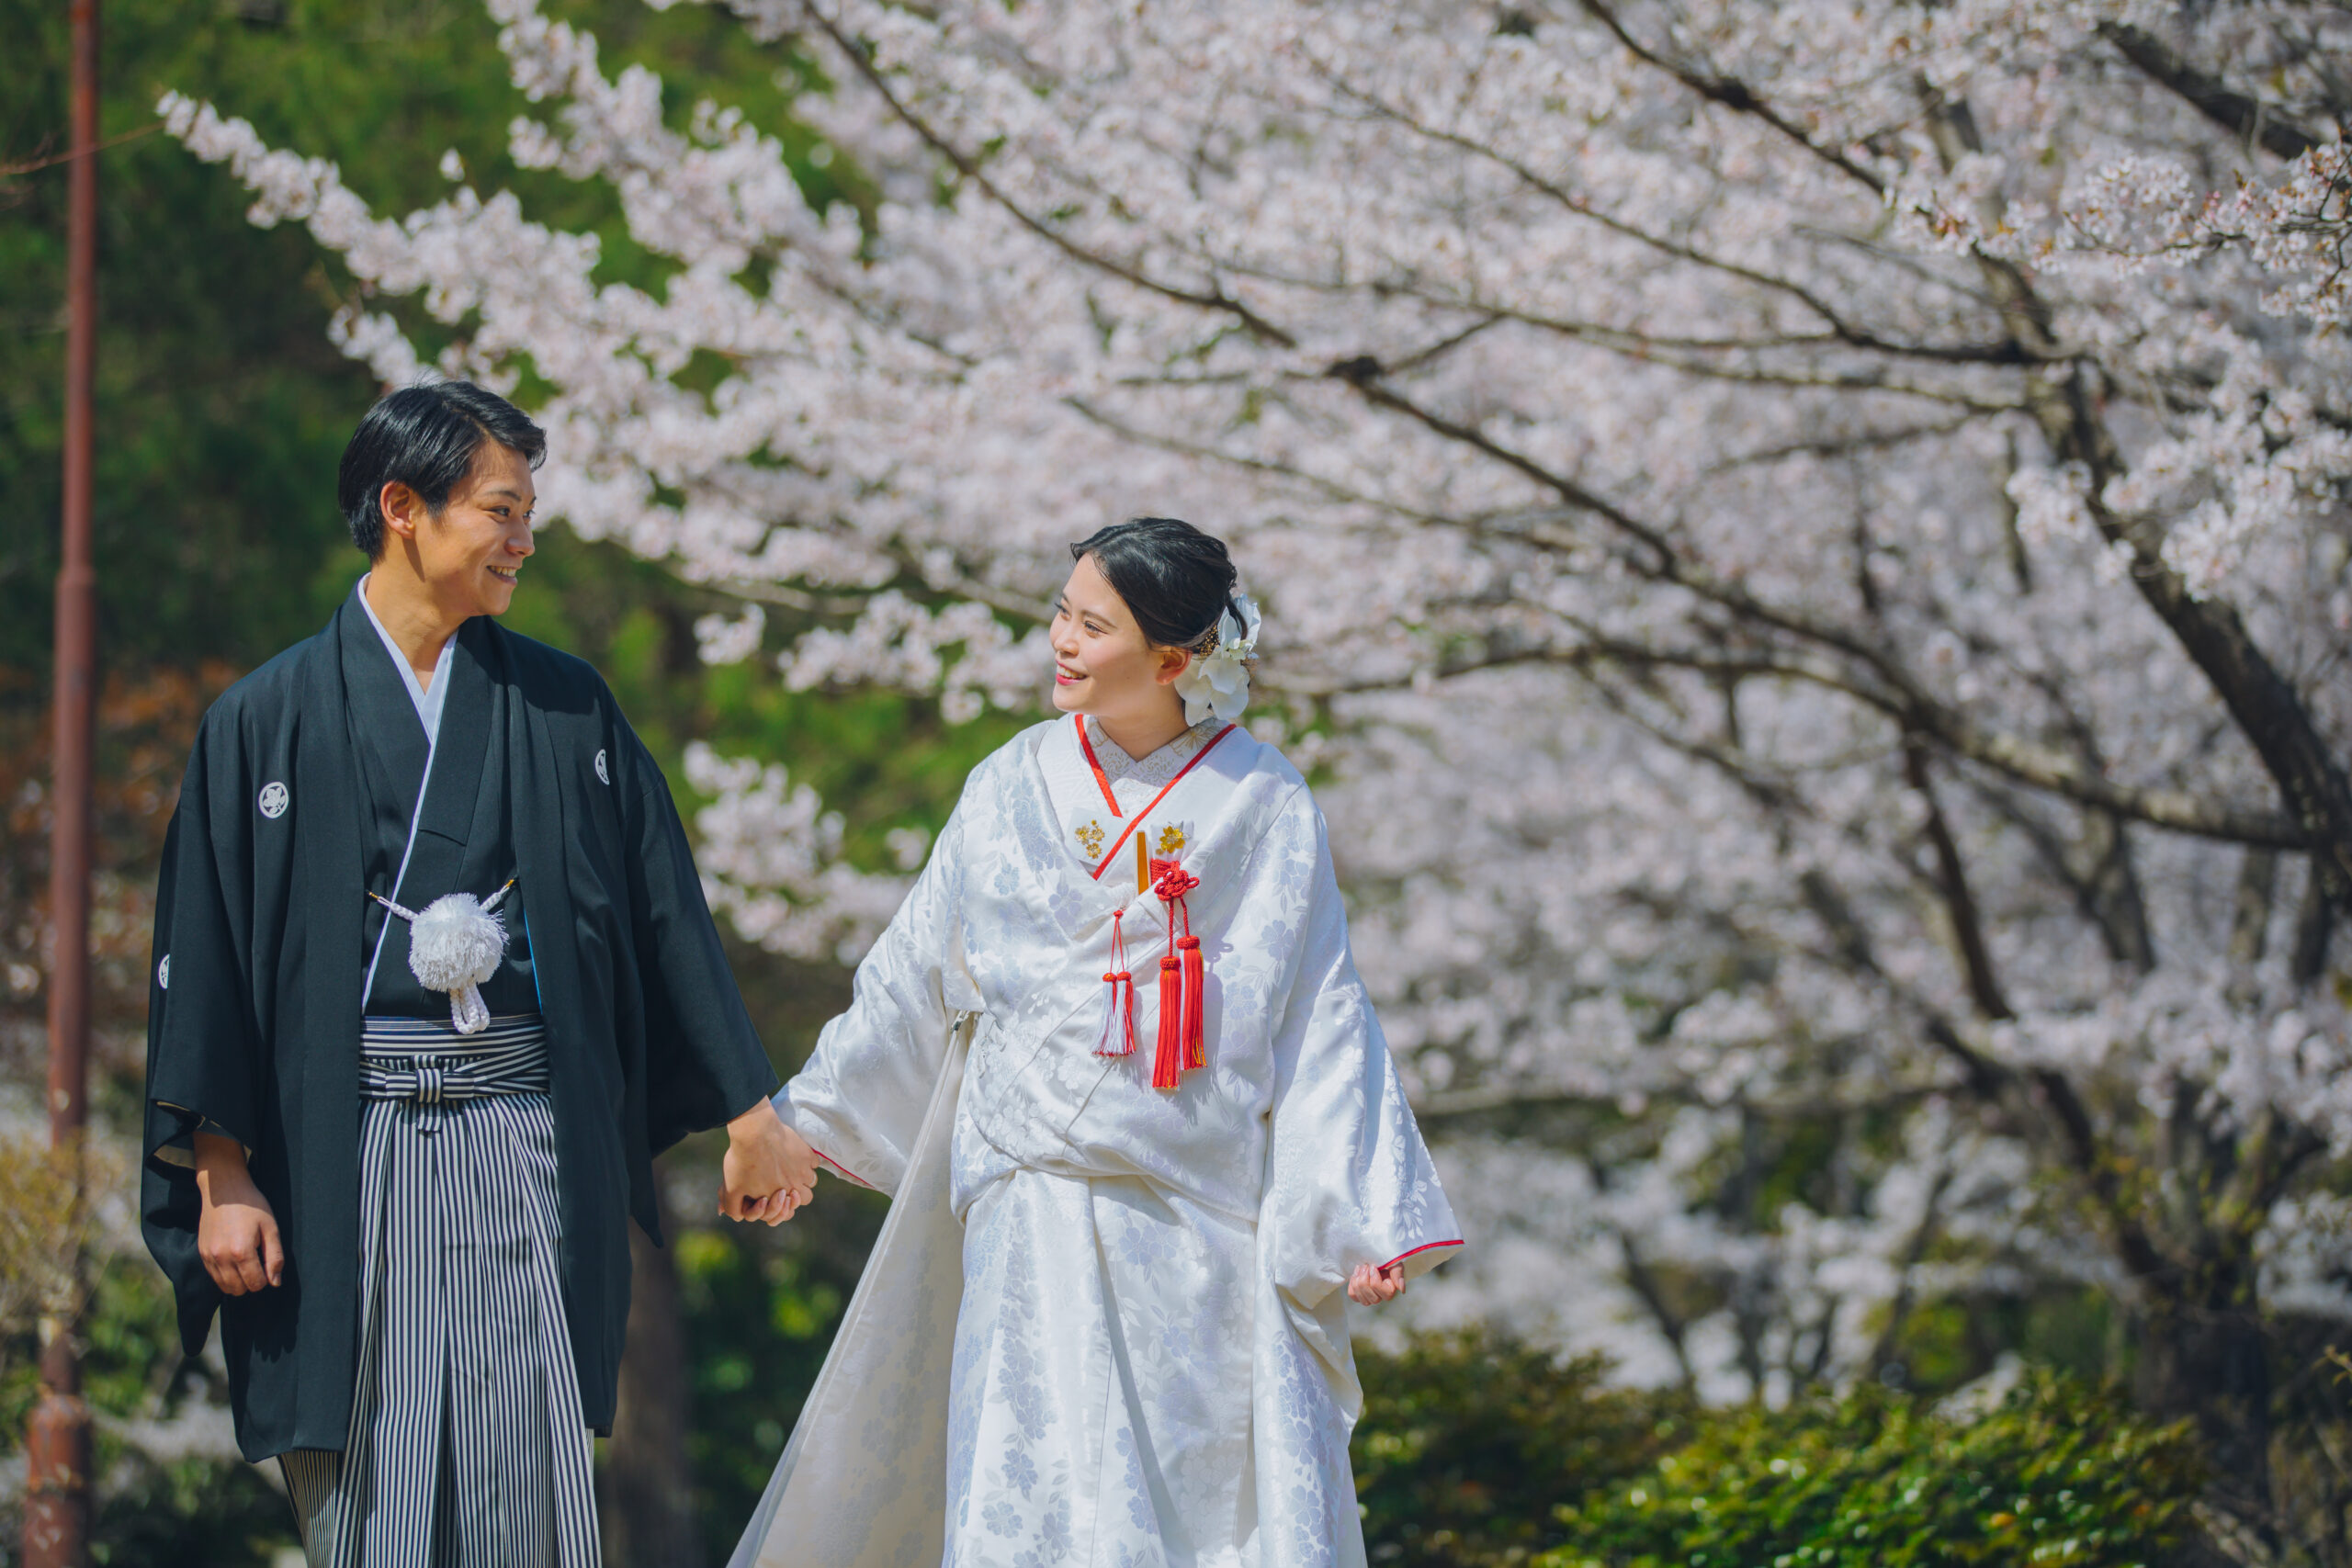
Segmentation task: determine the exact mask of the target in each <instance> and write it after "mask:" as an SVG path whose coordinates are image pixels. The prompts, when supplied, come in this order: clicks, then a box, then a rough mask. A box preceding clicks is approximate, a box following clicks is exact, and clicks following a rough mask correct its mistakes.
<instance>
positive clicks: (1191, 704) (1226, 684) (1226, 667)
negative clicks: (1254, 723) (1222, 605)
mask: <svg viewBox="0 0 2352 1568" xmlns="http://www.w3.org/2000/svg"><path fill="white" fill-rule="evenodd" d="M1237 611H1238V612H1239V613H1238V614H1236V612H1237ZM1260 624H1261V616H1260V615H1259V614H1258V605H1257V602H1256V601H1255V600H1253V599H1251V598H1250V595H1248V594H1247V593H1236V594H1234V595H1233V600H1232V603H1231V604H1229V605H1228V606H1227V609H1226V611H1225V613H1224V614H1223V615H1219V616H1218V617H1217V622H1216V646H1215V647H1214V648H1211V649H1209V650H1208V651H1207V652H1205V653H1198V654H1194V655H1193V661H1192V662H1191V663H1190V664H1187V665H1186V666H1185V667H1184V672H1183V673H1182V675H1179V676H1177V677H1176V694H1177V695H1178V696H1180V697H1182V698H1183V699H1184V722H1185V723H1187V724H1198V723H1200V722H1201V720H1203V719H1204V718H1206V717H1208V716H1209V715H1211V714H1215V715H1216V716H1217V717H1218V718H1219V719H1221V720H1223V721H1224V722H1225V723H1227V724H1231V723H1232V722H1233V721H1234V720H1236V719H1238V718H1239V717H1240V716H1241V715H1242V712H1243V710H1245V709H1247V708H1248V707H1249V705H1250V665H1251V664H1253V663H1255V662H1256V661H1257V658H1258V627H1259V626H1260Z"/></svg>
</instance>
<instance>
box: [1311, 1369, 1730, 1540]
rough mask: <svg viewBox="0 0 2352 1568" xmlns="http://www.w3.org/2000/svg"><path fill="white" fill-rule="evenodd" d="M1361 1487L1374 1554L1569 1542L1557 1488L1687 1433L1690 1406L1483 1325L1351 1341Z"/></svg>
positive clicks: (1598, 1481)
mask: <svg viewBox="0 0 2352 1568" xmlns="http://www.w3.org/2000/svg"><path fill="white" fill-rule="evenodd" d="M1356 1370H1357V1372H1358V1375H1359V1376H1360V1377H1361V1378H1362V1379H1363V1389H1364V1407H1363V1419H1362V1421H1361V1422H1360V1423H1359V1424H1358V1426H1357V1427H1356V1436H1355V1449H1354V1458H1355V1472H1356V1492H1357V1495H1358V1497H1359V1499H1360V1500H1361V1501H1362V1503H1363V1510H1364V1537H1365V1540H1367V1541H1368V1542H1371V1543H1372V1544H1373V1545H1374V1547H1375V1548H1376V1550H1375V1551H1374V1561H1375V1562H1385V1563H1397V1564H1404V1565H1407V1568H1421V1565H1423V1564H1430V1565H1437V1564H1456V1563H1487V1562H1509V1561H1513V1560H1524V1558H1525V1556H1526V1555H1527V1553H1528V1552H1530V1551H1532V1550H1535V1549H1539V1548H1542V1547H1544V1546H1549V1545H1553V1544H1555V1543H1556V1542H1558V1541H1560V1540H1565V1539H1566V1536H1565V1534H1564V1533H1563V1531H1562V1529H1560V1526H1559V1523H1558V1521H1557V1520H1556V1519H1555V1518H1554V1517H1553V1508H1554V1506H1555V1505H1557V1504H1558V1503H1559V1502H1560V1500H1561V1499H1562V1498H1563V1497H1569V1496H1576V1495H1581V1494H1582V1493H1583V1492H1585V1491H1586V1490H1588V1489H1589V1488H1591V1487H1594V1486H1598V1485H1603V1484H1606V1483H1610V1482H1612V1481H1615V1480H1618V1479H1620V1478H1623V1477H1628V1476H1632V1475H1634V1474H1636V1473H1638V1472H1640V1471H1641V1470H1642V1469H1643V1468H1644V1467H1645V1466H1646V1465H1648V1464H1649V1463H1650V1462H1651V1461H1653V1460H1654V1459H1655V1458H1656V1457H1657V1455H1658V1454H1659V1453H1661V1452H1663V1451H1664V1450H1666V1449H1667V1448H1668V1446H1670V1445H1671V1444H1672V1443H1673V1442H1674V1441H1675V1440H1676V1439H1677V1438H1679V1436H1680V1435H1681V1433H1682V1432H1683V1430H1684V1427H1683V1424H1682V1420H1681V1417H1682V1416H1683V1415H1684V1414H1685V1411H1684V1405H1685V1402H1684V1401H1682V1400H1680V1399H1679V1398H1676V1397H1674V1396H1671V1395H1667V1394H1659V1393H1647V1392H1644V1391H1640V1390H1632V1389H1618V1388H1611V1387H1608V1386H1607V1385H1606V1384H1605V1383H1604V1382H1603V1379H1604V1377H1605V1375H1606V1372H1607V1370H1608V1369H1607V1366H1606V1363H1604V1362H1603V1361H1602V1360H1600V1358H1598V1357H1584V1358H1580V1359H1576V1360H1571V1361H1565V1362H1563V1361H1560V1360H1557V1359H1555V1358H1554V1357H1553V1356H1551V1355H1550V1354H1549V1353H1547V1352H1545V1351H1542V1350H1536V1349H1532V1348H1529V1347H1527V1346H1524V1345H1520V1344H1517V1343H1514V1342H1513V1341H1511V1340H1509V1339H1506V1338H1502V1337H1498V1336H1495V1335H1493V1334H1490V1333H1487V1332H1486V1331H1483V1330H1472V1331H1469V1332H1465V1333H1461V1334H1453V1335H1444V1336H1439V1337H1430V1338H1423V1339H1419V1340H1416V1341H1414V1342H1413V1343H1411V1344H1410V1345H1408V1347H1407V1348H1405V1350H1404V1351H1403V1352H1402V1353H1401V1354H1397V1355H1394V1356H1391V1355H1385V1354H1382V1353H1380V1352H1378V1351H1374V1350H1371V1349H1367V1348H1358V1350H1357V1352H1356Z"/></svg>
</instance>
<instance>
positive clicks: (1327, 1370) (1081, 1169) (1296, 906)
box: [733, 519, 1462, 1568]
mask: <svg viewBox="0 0 2352 1568" xmlns="http://www.w3.org/2000/svg"><path fill="white" fill-rule="evenodd" d="M1072 551H1073V554H1074V555H1075V556H1076V557H1077V565H1076V567H1075V569H1074V570H1073V571H1072V572H1071V575H1070V579H1069V584H1068V586H1067V587H1066V588H1065V590H1064V592H1063V594H1062V598H1061V600H1060V602H1059V604H1057V613H1056V615H1055V620H1054V626H1053V643H1054V649H1055V654H1056V665H1057V670H1056V701H1057V706H1058V707H1060V708H1061V709H1062V710H1063V714H1064V716H1062V717H1059V718H1057V719H1055V720H1053V721H1051V722H1048V723H1045V724H1041V725H1038V726H1036V727H1035V728H1032V729H1030V730H1028V731H1026V732H1024V733H1023V734H1022V735H1020V736H1018V737H1016V738H1015V739H1012V741H1011V742H1009V743H1008V744H1006V745H1005V746H1004V747H1003V748H1002V749H1001V750H999V751H997V752H996V753H995V754H994V755H993V756H991V757H990V758H989V760H988V761H985V762H983V763H982V764H981V765H980V766H979V767H978V769H976V770H975V771H974V772H973V773H972V775H971V777H970V779H969V780H968V781H967V784H966V785H965V787H964V792H963V795H962V797H961V799H960V800H959V802H958V803H957V805H956V809H955V811H954V813H953V815H952V816H951V817H950V818H949V820H948V822H947V824H946V826H945V828H944V829H943V831H942V832H941V834H940V837H939V840H938V841H937V843H936V844H935V845H934V846H933V852H932V854H931V859H930V863H929V864H928V865H927V866H926V867H925V868H924V870H923V872H922V876H921V878H920V879H919V880H918V882H917V883H916V885H915V886H914V889H913V891H912V892H911V893H910V894H909V896H908V897H907V900H906V903H905V904H904V905H903V906H902V907H901V908H899V911H898V914H897V916H896V917H895V918H894V919H892V920H891V922H890V925H889V927H888V930H887V931H885V932H884V934H883V936H882V938H881V940H880V942H878V943H877V944H876V947H875V949H874V951H873V952H872V953H870V954H868V956H867V957H866V959H865V963H864V964H862V965H861V966H860V967H859V970H858V973H857V978H856V987H855V993H854V1000H853V1002H852V1005H851V1008H850V1010H849V1011H848V1012H846V1013H844V1014H842V1016H841V1017H840V1018H837V1019H835V1020H834V1021H832V1022H831V1024H829V1025H828V1026H827V1027H826V1029H825V1031H824V1032H823V1034H822V1035H821V1036H820V1039H819V1042H818V1044H817V1048H816V1051H815V1053H814V1054H813V1055H812V1056H811V1057H810V1059H809V1063H808V1066H806V1068H805V1069H804V1070H803V1071H802V1072H801V1073H800V1074H799V1075H798V1076H797V1077H795V1078H794V1079H793V1080H792V1081H791V1083H790V1084H788V1085H787V1086H786V1088H785V1089H784V1091H783V1093H781V1094H780V1095H779V1096H778V1097H777V1100H776V1103H777V1106H778V1109H779V1110H781V1111H783V1112H784V1113H785V1116H786V1120H787V1121H789V1122H791V1123H792V1124H793V1125H794V1127H795V1128H796V1129H797V1131H798V1133H799V1134H800V1135H801V1136H802V1137H803V1138H805V1139H806V1140H807V1141H808V1142H809V1144H810V1145H812V1146H813V1147H814V1149H815V1150H816V1152H817V1154H818V1155H819V1156H820V1158H821V1159H823V1160H824V1161H825V1162H826V1163H827V1165H829V1166H830V1167H831V1168H833V1169H835V1170H837V1171H839V1172H841V1173H842V1174H844V1175H846V1176H847V1177H849V1178H850V1179H853V1180H855V1181H858V1182H862V1183H865V1184H866V1185H868V1186H872V1187H876V1188H879V1189H881V1190H884V1191H887V1192H888V1193H890V1194H891V1195H892V1198H893V1202H892V1205H891V1211H890V1215H889V1218H888V1223H887V1224H886V1227H885V1230H884V1233H883V1235H882V1238H881V1240H880V1242H879V1243H878V1244H877V1246H876V1251H875V1254H874V1257H873V1258H872V1259H871V1260H870V1261H869V1263H868V1265H867V1269H866V1274H865V1278H864V1279H863V1280H862V1281H861V1282H860V1285H859V1288H858V1292H857V1294H856V1296H855V1297H854V1299H853V1301H852V1303H851V1305H850V1308H849V1310H848V1312H847V1313H846V1314H845V1315H844V1318H843V1323H842V1329H841V1331H840V1334H839V1337H837V1339H836V1341H835V1343H834V1347H833V1350H832V1353H831V1356H830V1357H829V1359H828V1360H827V1363H826V1367H825V1370H824V1371H823V1373H822V1374H821V1375H820V1379H819V1382H818V1384H817V1387H816V1388H815V1390H814V1391H813V1392H812V1393H811V1394H810V1396H809V1402H808V1404H807V1405H806V1407H805V1408H804V1411H803V1414H802V1416H801V1419H800V1422H799V1425H798V1426H797V1428H796V1429H795V1431H794V1433H793V1436H792V1438H791V1439H790V1441H789V1442H788V1443H787V1445H786V1450H785V1452H784V1455H783V1457H782V1459H781V1460H780V1461H778V1464H777V1466H776V1470H775V1476H774V1478H773V1479H772V1480H771V1482H770V1483H769V1486H768V1489H767V1492H766V1494H765V1495H764V1496H763V1499H762V1501H761V1505H760V1507H759V1509H758V1511H757V1512H756V1513H755V1515H754V1516H753V1518H752V1524H751V1527H750V1529H748V1530H747V1531H746V1533H745V1535H744V1537H743V1539H742V1541H741V1545H739V1547H738V1548H737V1550H736V1552H735V1556H734V1560H733V1561H734V1568H753V1565H754V1564H763V1565H769V1568H782V1565H786V1564H789V1565H791V1568H912V1565H915V1564H921V1563H933V1562H944V1563H946V1564H949V1565H952V1568H1032V1565H1046V1564H1067V1565H1071V1568H1141V1565H1147V1564H1148V1565H1154V1568H1227V1565H1231V1568H1308V1565H1319V1564H1333V1565H1339V1564H1361V1563H1362V1562H1363V1534H1362V1530H1361V1528H1360V1526H1359V1523H1358V1515H1357V1509H1356V1501H1355V1493H1354V1486H1353V1482H1352V1479H1351V1474H1350V1470H1349V1464H1348V1437H1349V1432H1350V1429H1351V1427H1352V1425H1353V1421H1354V1417H1355V1413H1356V1410H1357V1408H1358V1404H1359V1391H1358V1387H1357V1384H1356V1381H1355V1375H1354V1370H1353V1361H1352V1359H1351V1354H1350V1350H1349V1337H1348V1325H1347V1309H1346V1304H1345V1303H1346V1301H1347V1300H1349V1299H1353V1300H1355V1301H1357V1302H1359V1303H1363V1304H1366V1305H1371V1304H1375V1303H1379V1302H1383V1301H1386V1300H1388V1299H1390V1298H1392V1297H1394V1296H1395V1295H1396V1294H1397V1292H1400V1291H1401V1290H1403V1289H1404V1287H1405V1282H1406V1280H1408V1278H1409V1277H1411V1276H1413V1275H1415V1274H1417V1273H1419V1271H1421V1270H1423V1269H1428V1268H1430V1267H1431V1266H1432V1265H1434V1264H1436V1263H1438V1262H1440V1261H1441V1260H1442V1259H1443V1258H1447V1257H1449V1256H1451V1255H1452V1252H1453V1249H1455V1248H1457V1247H1460V1246H1461V1245H1462V1243H1461V1240H1460V1238H1459V1235H1458V1233H1457V1231H1456V1229H1455V1225H1454V1221H1453V1213H1452V1212H1451V1211H1450V1210H1449V1208H1448V1207H1447V1204H1446V1200H1445V1196H1444V1193H1443V1192H1442V1190H1440V1187H1439V1184H1438V1179H1437V1176H1436V1173H1435V1171H1434V1170H1433V1169H1432V1168H1431V1166H1430V1158H1429V1154H1428V1151H1427V1149H1426V1148H1425V1147H1424V1145H1423V1144H1422V1140H1421V1136H1420V1133H1419V1128H1418V1127H1417V1126H1416V1125H1415V1123H1414V1120H1413V1116H1412V1112H1411V1111H1410V1109H1409V1108H1408V1105H1407V1103H1406V1100H1405V1097H1404V1094H1403V1093H1402V1091H1401V1088H1400V1086H1399V1083H1398V1079H1397V1073H1396V1070H1395V1066H1394V1064H1393V1063H1392V1061H1391V1059H1390V1056H1389V1054H1388V1050H1387V1046H1386V1044H1385V1042H1384V1040H1383V1039H1382V1036H1381V1032H1380V1025H1379V1021H1378V1020H1377V1019H1376V1018H1375V1017H1374V1012H1373V1009H1372V1006H1371V1003H1370V1001H1369V999H1368V998H1367V997H1366V995H1365V991H1364V987H1363V981H1362V980H1361V979H1360V978H1359V976H1357V973H1356V970H1355V967H1354V964H1353V963H1352V962H1351V958H1350V956H1349V951H1348V932H1347V920H1346V916H1345V913H1344V911H1343V909H1342V908H1341V905H1340V891H1339V886H1338V884H1337V882H1336V881H1335V879H1334V877H1333V874H1332V864H1331V854H1330V848H1329V843H1328V842H1327V840H1326V836H1325V829H1324V823H1323V818H1322V816H1321V813H1320V812H1318V811H1317V808H1316V805H1315V801H1314V798H1313V796H1312V795H1310V794H1309V793H1308V790H1307V787H1306V784H1305V782H1304V781H1303V780H1302V779H1301V778H1300V776H1299V774H1298V773H1297V771H1296V770H1295V768H1293V767H1292V766H1291V765H1290V763H1288V762H1287V761H1284V760H1283V757H1282V755H1281V754H1280V753H1279V752H1278V751H1276V750H1274V748H1273V747H1272V746H1270V745H1266V744H1264V743H1262V742H1261V741H1259V740H1256V739H1252V738H1251V737H1250V734H1249V733H1248V732H1247V731H1246V730H1244V729H1242V728H1239V727H1238V724H1237V723H1236V722H1235V721H1236V720H1237V719H1238V717H1239V716H1240V712H1241V709H1242V707H1243V705H1245V704H1246V702H1247V701H1248V694H1249V679H1248V676H1249V662H1250V658H1251V656H1252V653H1253V651H1254V641H1255V637H1256V633H1257V612H1256V610H1255V608H1254V607H1253V606H1252V605H1251V604H1250V602H1249V601H1248V600H1247V599H1246V598H1243V597H1241V596H1239V595H1238V594H1237V593H1235V592H1234V591H1233V589H1234V581H1235V578H1234V572H1233V568H1232V566H1231V564H1230V562H1229V561H1228V559H1227V553H1226V550H1225V547H1224V546H1223V545H1222V544H1220V543H1219V542H1218V541H1216V540H1215V539H1213V538H1210V537H1209V536H1206V535H1204V534H1202V533H1200V532H1199V531H1198V530H1195V529H1193V528H1192V527H1190V526H1188V525H1184V524H1182V523H1177V522H1174V521H1171V520H1168V519H1138V520H1136V521H1135V522H1132V523H1128V524H1124V525H1118V526H1115V527H1112V528H1108V529H1105V530H1103V532H1101V533H1099V534H1097V535H1096V536H1094V537H1092V538H1091V539H1088V540H1086V541H1084V542H1083V543H1082V544H1080V545H1077V546H1074V547H1072Z"/></svg>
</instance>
